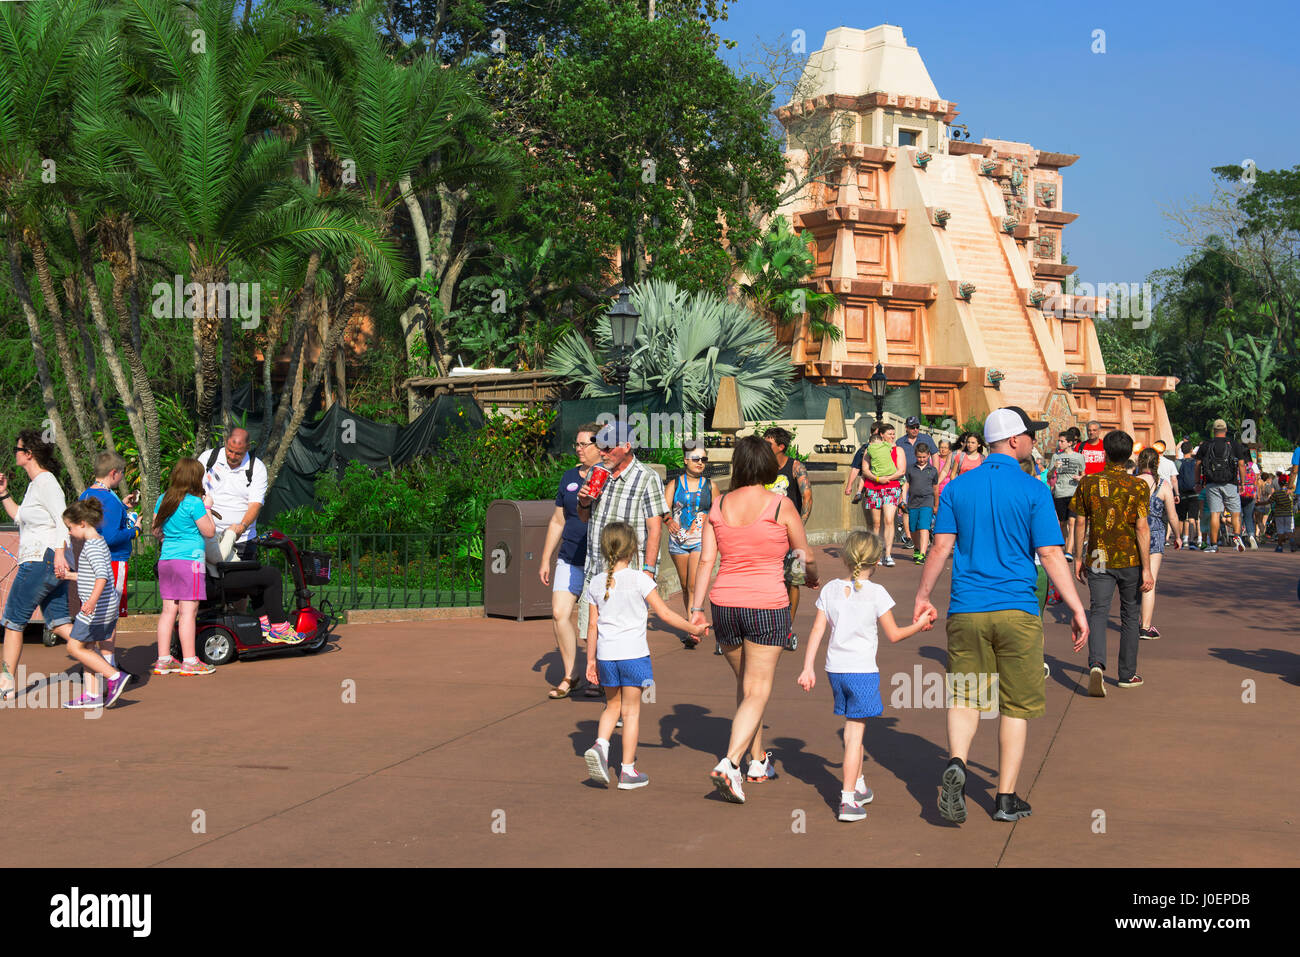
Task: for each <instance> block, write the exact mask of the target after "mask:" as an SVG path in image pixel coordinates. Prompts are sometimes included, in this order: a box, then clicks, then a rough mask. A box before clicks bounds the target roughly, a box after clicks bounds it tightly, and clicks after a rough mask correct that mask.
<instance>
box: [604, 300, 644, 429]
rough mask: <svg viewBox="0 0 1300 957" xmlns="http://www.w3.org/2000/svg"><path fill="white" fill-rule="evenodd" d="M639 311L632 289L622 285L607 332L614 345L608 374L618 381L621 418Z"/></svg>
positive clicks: (630, 371)
mask: <svg viewBox="0 0 1300 957" xmlns="http://www.w3.org/2000/svg"><path fill="white" fill-rule="evenodd" d="M640 318H641V313H639V312H637V311H636V307H635V306H633V305H632V290H631V289H629V288H628V287H627V286H623V287H621V288H620V289H619V291H618V302H616V303H614V307H613V308H612V309H610V310H609V333H610V337H611V339H612V340H613V345H614V354H615V358H614V361H613V362H611V363H610V374H611V375H612V376H613V378H614V381H615V382H617V383H618V414H619V418H620V419H621V418H623V416H624V410H623V406H624V404H625V403H626V401H627V380H628V376H629V375H631V373H632V362H631V354H632V349H633V348H634V347H635V346H636V324H637V320H638V319H640Z"/></svg>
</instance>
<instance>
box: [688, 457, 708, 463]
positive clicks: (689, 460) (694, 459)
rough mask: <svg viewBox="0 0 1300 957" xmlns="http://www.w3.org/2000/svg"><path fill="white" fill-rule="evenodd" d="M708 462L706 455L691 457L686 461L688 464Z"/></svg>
mask: <svg viewBox="0 0 1300 957" xmlns="http://www.w3.org/2000/svg"><path fill="white" fill-rule="evenodd" d="M708 460H709V457H708V456H707V455H692V456H691V457H690V458H688V459H687V460H686V461H688V462H707V461H708Z"/></svg>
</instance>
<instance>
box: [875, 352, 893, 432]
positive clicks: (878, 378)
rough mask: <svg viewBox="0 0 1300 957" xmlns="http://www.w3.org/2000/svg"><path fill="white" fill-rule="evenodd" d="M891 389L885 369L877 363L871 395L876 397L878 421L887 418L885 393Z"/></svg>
mask: <svg viewBox="0 0 1300 957" xmlns="http://www.w3.org/2000/svg"><path fill="white" fill-rule="evenodd" d="M888 389H889V380H888V379H887V378H885V367H884V366H883V365H882V364H881V363H879V362H877V363H876V372H875V375H873V376H872V377H871V394H872V395H874V396H875V397H876V421H877V422H882V421H884V418H885V392H887V391H888Z"/></svg>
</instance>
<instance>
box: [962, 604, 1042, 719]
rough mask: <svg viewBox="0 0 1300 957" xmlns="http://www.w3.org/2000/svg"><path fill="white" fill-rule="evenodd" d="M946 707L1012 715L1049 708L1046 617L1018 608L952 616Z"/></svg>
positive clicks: (1038, 713)
mask: <svg viewBox="0 0 1300 957" xmlns="http://www.w3.org/2000/svg"><path fill="white" fill-rule="evenodd" d="M946 684H947V692H948V695H947V698H948V706H949V707H950V708H951V707H958V708H977V709H978V710H980V711H990V710H992V708H993V700H994V698H996V699H997V702H998V711H999V712H1000V713H1002V714H1004V715H1006V716H1007V717H1009V718H1041V717H1042V716H1043V715H1045V714H1046V713H1047V688H1046V681H1045V679H1044V677H1043V620H1042V619H1041V618H1039V617H1038V616H1037V615H1031V614H1029V613H1028V612H1025V611H1020V610H1018V609H1014V608H1013V609H1008V610H1006V611H981V612H965V613H961V614H956V615H949V616H948V674H947V676H946Z"/></svg>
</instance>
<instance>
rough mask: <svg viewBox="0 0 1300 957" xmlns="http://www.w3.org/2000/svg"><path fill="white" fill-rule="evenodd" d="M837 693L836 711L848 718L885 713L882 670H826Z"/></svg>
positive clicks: (832, 689) (875, 715) (870, 716)
mask: <svg viewBox="0 0 1300 957" xmlns="http://www.w3.org/2000/svg"><path fill="white" fill-rule="evenodd" d="M826 677H827V678H828V679H829V680H830V683H831V691H833V692H834V693H835V713H836V714H839V715H843V716H844V717H846V718H874V717H877V716H878V715H882V714H884V713H885V706H884V704H883V703H882V702H881V700H880V672H878V671H870V672H852V673H844V672H835V671H828V672H826Z"/></svg>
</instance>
